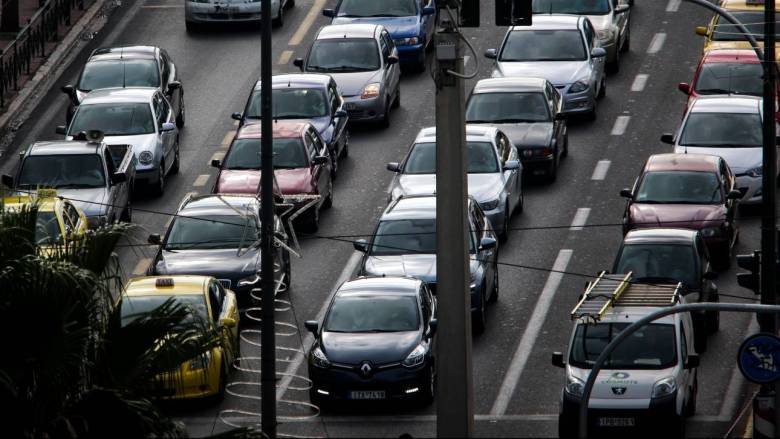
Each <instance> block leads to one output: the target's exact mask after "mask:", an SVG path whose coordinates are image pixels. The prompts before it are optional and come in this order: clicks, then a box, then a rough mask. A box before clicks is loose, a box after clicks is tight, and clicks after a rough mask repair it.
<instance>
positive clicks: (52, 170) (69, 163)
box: [18, 154, 106, 189]
mask: <svg viewBox="0 0 780 439" xmlns="http://www.w3.org/2000/svg"><path fill="white" fill-rule="evenodd" d="M18 186H19V187H20V188H36V187H47V188H63V189H88V188H98V187H100V188H102V187H105V186H106V177H105V174H104V173H103V161H102V160H100V156H99V155H97V154H72V155H71V154H67V155H31V156H28V157H27V158H26V159H25V160H24V162H23V163H22V169H21V171H20V172H19V183H18Z"/></svg>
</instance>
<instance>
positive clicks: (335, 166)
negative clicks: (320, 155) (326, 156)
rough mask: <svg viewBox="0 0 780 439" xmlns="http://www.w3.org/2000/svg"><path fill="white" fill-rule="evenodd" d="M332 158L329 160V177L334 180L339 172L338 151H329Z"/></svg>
mask: <svg viewBox="0 0 780 439" xmlns="http://www.w3.org/2000/svg"><path fill="white" fill-rule="evenodd" d="M331 157H333V159H332V160H331V161H330V179H331V180H335V179H336V177H338V173H339V153H338V152H331Z"/></svg>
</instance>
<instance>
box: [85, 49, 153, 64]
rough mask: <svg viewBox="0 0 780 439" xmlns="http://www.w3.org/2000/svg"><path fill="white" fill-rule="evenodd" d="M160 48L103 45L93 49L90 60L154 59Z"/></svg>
mask: <svg viewBox="0 0 780 439" xmlns="http://www.w3.org/2000/svg"><path fill="white" fill-rule="evenodd" d="M158 50H159V49H158V48H157V47H155V46H116V47H101V48H99V49H95V50H94V51H92V54H91V55H90V56H89V61H101V60H109V59H112V60H114V59H123V58H133V59H141V58H145V59H154V58H155V57H156V55H157V51H158Z"/></svg>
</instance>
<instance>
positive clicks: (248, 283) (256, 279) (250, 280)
mask: <svg viewBox="0 0 780 439" xmlns="http://www.w3.org/2000/svg"><path fill="white" fill-rule="evenodd" d="M260 280H261V279H260V275H259V274H257V273H255V274H253V275H251V276H249V277H245V278H243V279H241V280H239V281H238V284H236V285H238V286H239V287H252V286H255V285H257V284H259V283H260Z"/></svg>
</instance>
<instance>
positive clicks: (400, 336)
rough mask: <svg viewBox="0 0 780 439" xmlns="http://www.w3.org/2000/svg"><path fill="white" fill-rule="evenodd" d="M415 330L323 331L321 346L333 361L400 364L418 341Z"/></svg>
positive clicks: (418, 336)
mask: <svg viewBox="0 0 780 439" xmlns="http://www.w3.org/2000/svg"><path fill="white" fill-rule="evenodd" d="M420 340H421V336H420V332H418V331H409V332H390V333H388V332H382V333H362V334H355V333H341V332H325V331H323V333H322V340H321V341H320V347H321V349H322V350H323V351H324V352H325V356H327V357H328V360H330V361H331V362H334V363H341V364H350V365H354V366H358V365H360V364H361V363H362V362H364V361H369V362H371V363H372V364H373V365H375V366H378V365H380V364H387V363H399V362H401V361H403V360H404V359H405V358H406V357H407V356H408V355H409V353H411V352H412V351H413V350H414V348H415V347H416V346H417V345H418V344H419V343H420Z"/></svg>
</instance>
